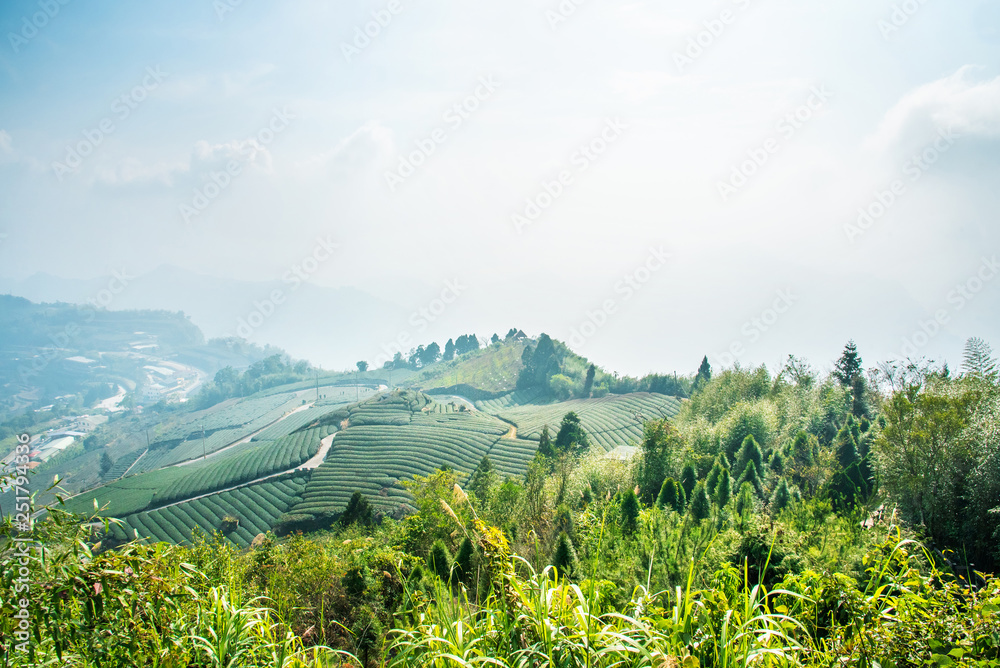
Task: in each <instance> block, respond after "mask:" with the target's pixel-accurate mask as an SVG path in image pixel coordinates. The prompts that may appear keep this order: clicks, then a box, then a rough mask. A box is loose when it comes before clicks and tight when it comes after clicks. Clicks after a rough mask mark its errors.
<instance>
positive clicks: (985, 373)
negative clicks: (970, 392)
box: [962, 337, 997, 383]
mask: <svg viewBox="0 0 1000 668" xmlns="http://www.w3.org/2000/svg"><path fill="white" fill-rule="evenodd" d="M962 371H963V372H964V373H965V375H967V376H973V377H975V378H981V379H983V380H986V381H989V382H991V383H996V382H997V360H996V359H995V358H994V357H993V349H992V348H991V347H990V344H988V343H986V341H983V340H982V339H980V338H977V337H972V338H971V339H969V340H968V341H966V342H965V351H964V352H963V354H962Z"/></svg>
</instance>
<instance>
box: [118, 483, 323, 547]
mask: <svg viewBox="0 0 1000 668" xmlns="http://www.w3.org/2000/svg"><path fill="white" fill-rule="evenodd" d="M308 479H309V474H308V472H306V471H302V472H296V473H293V474H289V475H287V476H281V477H278V478H273V479H270V480H266V481H264V482H260V483H255V484H253V485H247V486H246V487H240V488H239V489H234V490H229V491H225V492H220V493H218V494H212V495H210V496H205V497H202V498H200V499H193V500H191V501H185V502H184V503H179V504H177V505H173V506H168V507H166V508H159V509H157V510H151V511H149V512H141V513H136V514H134V515H129V516H128V517H126V518H124V522H125V525H126V526H125V527H115V528H114V529H113V531H112V535H113V536H114V537H115V538H116V539H118V540H126V539H129V538H133V537H134V535H135V534H138V536H139V537H140V538H146V539H150V540H154V541H166V542H168V543H185V542H189V541H190V540H191V534H192V532H193V531H195V530H198V531H201V532H204V533H206V534H211V533H213V532H215V531H220V530H222V529H223V523H224V519H225V518H226V517H233V518H235V519H237V520H238V521H239V523H238V525H237V526H236V527H235V528H233V529H231V530H230V531H228V532H225V533H224V535H225V537H226V538H227V539H229V540H230V541H232V542H233V543H235V544H236V545H238V546H239V547H244V548H245V547H247V546H249V545H250V541H252V540H253V538H254V536H256V535H257V534H259V533H266V532H267V531H269V530H270V529H272V528H273V527H274V525H275V524H277V522H278V520H279V518H280V517H281V516H282V515H283V514H285V513H286V512H288V510H289V509H290V508H292V506H294V505H295V504H297V503H298V502H299V501H300V500H301V498H302V496H301V495H302V491H303V490H304V489H305V486H306V481H307V480H308Z"/></svg>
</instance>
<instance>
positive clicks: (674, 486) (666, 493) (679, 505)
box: [656, 478, 684, 513]
mask: <svg viewBox="0 0 1000 668" xmlns="http://www.w3.org/2000/svg"><path fill="white" fill-rule="evenodd" d="M682 494H684V490H683V489H681V486H680V483H678V482H677V481H676V480H674V479H673V478H667V479H666V480H664V481H663V485H662V486H661V487H660V493H659V495H658V496H657V497H656V505H657V506H659V507H660V508H662V509H664V510H673V511H675V512H678V513H679V512H681V511H682V510H684V501H683V499H682V498H681V495H682Z"/></svg>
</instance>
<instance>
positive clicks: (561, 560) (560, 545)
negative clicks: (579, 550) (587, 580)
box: [552, 531, 576, 576]
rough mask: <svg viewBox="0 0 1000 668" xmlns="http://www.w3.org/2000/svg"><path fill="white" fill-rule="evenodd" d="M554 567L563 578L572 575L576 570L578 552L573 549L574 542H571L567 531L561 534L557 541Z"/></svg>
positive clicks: (553, 560)
mask: <svg viewBox="0 0 1000 668" xmlns="http://www.w3.org/2000/svg"><path fill="white" fill-rule="evenodd" d="M552 565H553V566H555V567H556V570H558V571H559V574H560V575H563V576H569V575H572V573H573V571H574V570H576V550H575V549H574V548H573V541H572V540H570V538H569V536H568V535H566V532H565V531H564V532H562V533H560V534H559V538H558V539H557V540H556V549H555V551H554V552H553V553H552Z"/></svg>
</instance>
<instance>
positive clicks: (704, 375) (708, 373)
mask: <svg viewBox="0 0 1000 668" xmlns="http://www.w3.org/2000/svg"><path fill="white" fill-rule="evenodd" d="M710 380H712V365H711V364H709V363H708V355H705V357H703V358H702V360H701V366H699V367H698V375H697V376H695V378H694V383H693V384H692V385H691V390H692V391H697V390H700V389H701V388H702V387H704V386H705V384H706V383H708V381H710Z"/></svg>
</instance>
